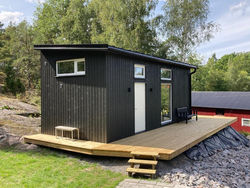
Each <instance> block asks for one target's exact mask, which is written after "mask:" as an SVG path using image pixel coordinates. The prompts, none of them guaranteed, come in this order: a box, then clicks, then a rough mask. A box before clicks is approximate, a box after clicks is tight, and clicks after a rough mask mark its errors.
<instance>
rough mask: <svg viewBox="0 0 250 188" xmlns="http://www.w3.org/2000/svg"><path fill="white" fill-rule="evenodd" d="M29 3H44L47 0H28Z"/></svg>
mask: <svg viewBox="0 0 250 188" xmlns="http://www.w3.org/2000/svg"><path fill="white" fill-rule="evenodd" d="M26 1H27V2H29V3H37V4H38V3H44V2H45V1H46V0H26Z"/></svg>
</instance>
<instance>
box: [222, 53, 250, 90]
mask: <svg viewBox="0 0 250 188" xmlns="http://www.w3.org/2000/svg"><path fill="white" fill-rule="evenodd" d="M233 55H234V57H233V58H231V59H230V61H229V62H228V70H227V72H226V78H227V79H228V82H229V83H230V90H231V91H250V52H247V53H239V54H237V55H236V54H233Z"/></svg>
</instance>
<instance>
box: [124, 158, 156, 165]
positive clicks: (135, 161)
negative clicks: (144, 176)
mask: <svg viewBox="0 0 250 188" xmlns="http://www.w3.org/2000/svg"><path fill="white" fill-rule="evenodd" d="M128 163H132V164H146V165H157V163H158V161H153V160H143V159H129V160H128Z"/></svg>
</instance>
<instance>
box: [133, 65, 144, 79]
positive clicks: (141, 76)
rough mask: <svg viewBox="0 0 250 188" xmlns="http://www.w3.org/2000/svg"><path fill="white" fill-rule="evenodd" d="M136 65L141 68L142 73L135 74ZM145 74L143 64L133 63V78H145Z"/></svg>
mask: <svg viewBox="0 0 250 188" xmlns="http://www.w3.org/2000/svg"><path fill="white" fill-rule="evenodd" d="M137 67H139V68H143V75H136V74H135V68H137ZM145 74H146V69H145V65H140V64H135V65H134V77H135V78H145Z"/></svg>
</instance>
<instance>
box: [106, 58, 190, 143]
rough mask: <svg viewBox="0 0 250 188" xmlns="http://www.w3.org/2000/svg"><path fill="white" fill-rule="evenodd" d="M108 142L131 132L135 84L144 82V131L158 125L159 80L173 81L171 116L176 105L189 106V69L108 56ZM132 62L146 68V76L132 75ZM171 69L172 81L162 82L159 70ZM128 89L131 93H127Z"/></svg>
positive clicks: (132, 132)
mask: <svg viewBox="0 0 250 188" xmlns="http://www.w3.org/2000/svg"><path fill="white" fill-rule="evenodd" d="M106 62H107V67H106V68H107V127H108V131H107V142H111V141H114V140H117V139H121V138H124V137H128V136H131V135H133V134H134V126H135V125H134V114H135V111H134V83H135V82H145V90H146V131H147V130H152V129H155V128H159V127H161V126H162V125H161V118H160V111H161V82H167V83H171V84H172V105H173V107H172V113H173V115H172V118H173V122H175V121H176V120H177V114H176V108H178V107H183V106H188V107H190V98H189V96H190V95H189V93H190V91H189V69H185V68H180V67H176V66H170V65H166V64H160V63H153V62H147V61H143V60H141V59H135V58H130V57H126V56H124V55H120V54H119V55H118V54H109V55H107V61H106ZM134 64H143V65H145V68H146V78H145V79H135V78H134ZM161 68H169V69H171V70H172V80H171V81H161V78H160V69H161ZM129 89H130V92H129Z"/></svg>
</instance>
